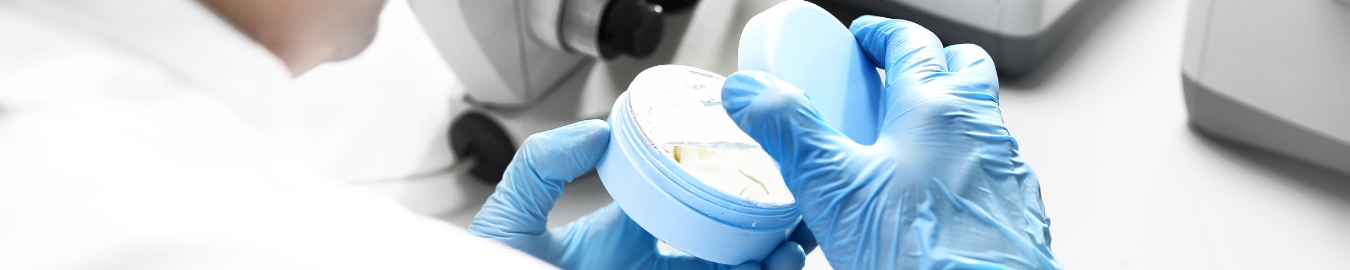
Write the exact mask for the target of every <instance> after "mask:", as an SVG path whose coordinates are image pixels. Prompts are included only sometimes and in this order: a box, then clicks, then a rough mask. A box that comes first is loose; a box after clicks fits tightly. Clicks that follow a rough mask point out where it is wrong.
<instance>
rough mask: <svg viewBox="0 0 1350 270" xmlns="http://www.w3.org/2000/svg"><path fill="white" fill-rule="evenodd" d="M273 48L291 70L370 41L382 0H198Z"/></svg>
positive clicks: (342, 55) (336, 57) (349, 53)
mask: <svg viewBox="0 0 1350 270" xmlns="http://www.w3.org/2000/svg"><path fill="white" fill-rule="evenodd" d="M199 1H200V2H201V3H202V4H204V5H206V6H207V7H208V8H210V9H211V10H213V11H214V12H215V13H216V14H217V15H219V16H220V17H221V18H224V19H225V20H226V21H229V22H230V24H232V25H234V27H235V28H236V29H238V30H239V31H240V32H242V33H244V35H247V36H248V37H249V38H251V39H253V40H254V41H256V42H258V44H262V45H263V47H266V48H267V49H268V50H269V51H272V53H273V54H276V55H277V57H278V58H280V59H281V61H282V62H284V63H285V64H286V67H287V68H289V69H290V71H291V74H292V75H300V74H303V73H305V72H306V71H309V70H310V69H312V68H314V67H315V66H318V65H319V64H322V63H324V62H330V61H341V60H346V59H348V58H351V57H353V56H356V55H357V54H359V53H361V51H363V50H365V49H366V47H367V46H369V45H370V42H371V40H373V39H374V38H375V30H376V29H377V28H378V26H379V21H380V20H379V17H380V11H381V10H383V9H384V4H385V0H199Z"/></svg>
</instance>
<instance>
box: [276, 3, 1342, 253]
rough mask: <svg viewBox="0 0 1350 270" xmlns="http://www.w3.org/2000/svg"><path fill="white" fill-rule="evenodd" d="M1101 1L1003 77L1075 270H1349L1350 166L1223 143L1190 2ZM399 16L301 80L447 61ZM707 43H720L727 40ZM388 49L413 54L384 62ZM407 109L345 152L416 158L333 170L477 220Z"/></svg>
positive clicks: (586, 202)
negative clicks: (1187, 57) (1197, 100)
mask: <svg viewBox="0 0 1350 270" xmlns="http://www.w3.org/2000/svg"><path fill="white" fill-rule="evenodd" d="M394 2H395V3H393V4H391V5H390V10H389V11H387V12H386V13H385V15H386V18H384V20H385V21H402V20H411V18H406V16H410V14H409V13H407V12H406V8H407V7H406V3H398V2H401V1H394ZM702 2H703V3H700V5H710V4H713V3H719V2H718V1H702ZM1102 4H1103V5H1105V7H1104V8H1099V9H1095V10H1092V11H1091V12H1093V14H1090V16H1088V18H1089V19H1087V20H1086V23H1084V24H1083V25H1080V26H1079V27H1078V29H1077V30H1076V31H1074V33H1073V34H1071V35H1070V36H1068V37H1067V39H1066V40H1065V43H1064V44H1063V46H1060V47H1058V48H1057V51H1056V52H1054V53H1051V54H1050V57H1051V58H1050V59H1049V60H1048V62H1047V63H1045V65H1043V66H1041V67H1040V68H1039V69H1037V70H1036V71H1035V72H1033V73H1032V74H1031V75H1029V77H1028V78H1024V79H1020V80H1017V81H1004V82H1003V83H1002V91H1001V102H1002V109H1003V113H1004V120H1005V122H1006V123H1007V125H1008V128H1009V130H1011V131H1012V134H1013V135H1014V136H1015V137H1016V138H1017V139H1018V141H1019V143H1020V146H1021V151H1022V154H1023V155H1024V156H1025V157H1026V159H1027V160H1028V162H1029V163H1030V164H1031V165H1032V168H1034V169H1035V170H1036V172H1037V174H1038V175H1039V177H1040V180H1041V184H1042V195H1043V197H1044V199H1045V204H1046V208H1047V212H1048V214H1049V216H1050V218H1051V220H1052V223H1051V232H1052V236H1053V238H1052V239H1053V246H1052V247H1053V249H1054V250H1055V251H1056V253H1057V255H1058V257H1059V258H1060V260H1061V261H1062V262H1063V263H1064V265H1065V266H1066V267H1068V268H1072V269H1196V268H1204V269H1216V268H1217V269H1270V268H1280V269H1284V268H1319V269H1326V268H1350V256H1346V255H1347V254H1350V177H1346V176H1343V175H1338V174H1335V173H1333V172H1331V171H1328V170H1325V169H1321V168H1317V167H1313V166H1310V165H1306V164H1304V163H1300V162H1297V161H1292V160H1289V159H1287V158H1283V157H1279V156H1274V155H1271V154H1267V153H1265V152H1260V151H1256V150H1252V149H1249V148H1246V147H1243V146H1237V145H1232V144H1229V143H1224V142H1219V141H1216V140H1213V139H1211V138H1207V137H1204V136H1203V135H1201V134H1199V133H1198V132H1195V131H1194V130H1192V129H1191V128H1190V127H1189V125H1188V124H1187V120H1186V119H1187V118H1186V117H1187V116H1186V110H1185V103H1184V101H1183V97H1182V92H1181V68H1180V61H1181V48H1182V34H1183V33H1182V31H1183V25H1184V23H1185V20H1184V19H1185V16H1186V8H1187V1H1175V0H1137V1H1104V3H1102ZM741 6H742V7H744V5H741ZM751 6H756V7H757V6H759V5H751ZM399 8H402V9H405V10H404V11H399V10H398V9H399ZM1254 19H1259V18H1254ZM391 25H392V26H391ZM399 25H402V26H400V27H407V25H408V24H402V23H385V26H383V27H384V28H382V31H384V32H385V33H381V36H380V37H377V40H376V44H375V45H373V46H372V47H371V52H369V53H367V54H366V55H363V56H361V57H358V59H356V60H353V61H350V62H348V63H343V64H337V65H332V66H334V67H330V68H327V69H329V70H334V71H324V70H316V73H317V74H315V75H307V77H309V78H305V79H302V80H310V81H323V80H333V81H341V80H348V81H351V80H380V79H387V78H383V77H381V76H380V75H374V76H364V77H367V78H343V77H344V76H343V74H363V73H360V72H365V71H370V70H379V69H382V68H385V67H388V66H392V65H398V66H405V67H406V66H428V65H431V66H434V64H429V63H431V62H428V61H435V59H439V57H434V56H433V57H429V59H431V60H428V57H425V53H427V52H426V50H427V49H428V48H429V45H423V46H416V47H417V48H416V49H415V50H407V49H405V48H402V47H400V46H403V47H406V46H407V45H398V46H395V45H391V44H390V43H391V42H383V43H382V41H381V40H389V39H397V40H400V41H401V42H410V41H417V42H425V38H421V39H420V40H421V41H418V40H419V39H417V38H414V37H413V36H414V35H415V34H414V33H416V31H406V29H403V30H393V31H390V30H386V29H389V28H392V27H393V26H399ZM417 31H420V29H418V30H417ZM389 32H393V33H396V34H387V33H389ZM724 32H725V31H724ZM736 32H739V31H736ZM400 44H401V43H400ZM396 47H397V48H396ZM704 47H706V48H705V49H703V50H711V51H713V52H716V51H717V50H719V49H718V46H716V45H704ZM733 48H734V47H733ZM721 50H725V49H721ZM430 53H434V51H432V52H430ZM1288 53H1299V52H1288ZM733 54H734V53H733ZM380 57H386V59H387V58H389V57H392V58H395V59H402V60H373V59H376V58H380ZM679 57H680V56H676V58H677V60H678V59H679ZM721 58H726V59H735V58H734V57H725V56H721ZM399 61H404V62H399ZM681 61H686V62H690V63H689V64H692V65H695V66H700V65H702V66H701V67H704V68H707V69H710V70H714V71H719V72H720V71H721V70H723V69H727V68H728V67H734V65H728V64H726V63H725V62H721V63H717V62H708V63H699V62H698V61H703V60H697V59H693V60H691V59H685V60H681ZM728 61H730V60H728ZM410 63H411V64H410ZM441 65H442V66H443V64H441ZM439 68H443V67H439ZM418 72H421V71H418ZM418 72H413V73H418ZM385 73H388V72H385ZM418 74H422V73H418ZM390 76H398V74H393V75H390ZM439 76H441V77H435V78H434V79H425V76H422V77H418V78H423V80H425V81H427V82H425V83H419V84H413V83H408V82H407V80H404V81H403V82H401V83H396V85H398V86H399V87H406V88H418V89H421V88H425V89H431V90H427V91H422V90H417V91H413V90H408V91H393V90H397V89H393V90H391V91H393V92H394V94H393V95H395V96H396V97H407V98H402V99H399V98H385V99H384V100H418V99H417V98H414V97H424V98H426V97H430V98H444V97H447V96H448V95H450V94H446V93H444V89H445V88H446V84H447V83H445V81H444V80H447V79H448V80H453V77H451V76H448V75H439ZM345 77H351V76H345ZM384 77H388V76H384ZM302 85H306V83H302ZM308 85H328V86H332V85H340V84H339V83H328V84H323V83H308ZM365 85H370V84H365ZM450 88H453V86H451V87H450ZM437 89H439V90H437ZM453 92H455V91H452V93H451V94H455V93H453ZM368 95H374V94H368ZM332 100H333V99H329V101H332ZM329 103H339V104H340V103H341V102H337V101H332V102H329ZM324 106H334V104H327V105H324ZM370 110H372V111H378V110H377V109H370ZM450 110H452V111H454V110H456V108H451V109H450ZM404 111H406V112H403V115H414V116H416V115H422V116H417V117H421V118H418V119H412V120H407V121H404V122H405V123H425V125H424V126H430V127H432V128H426V127H416V126H407V125H404V126H403V127H395V128H393V129H391V130H390V132H404V133H408V134H409V136H410V137H409V138H416V139H417V140H413V141H414V143H410V144H406V145H402V146H391V147H392V148H382V149H385V150H370V149H366V150H360V151H357V150H353V151H336V150H335V151H334V153H335V154H341V153H348V154H350V153H366V154H368V155H366V156H368V158H370V159H378V158H381V155H384V156H393V157H408V156H411V157H416V158H413V160H414V163H418V164H419V165H417V166H409V165H399V164H394V163H395V162H404V163H407V162H406V160H409V158H402V159H399V158H393V159H392V160H393V161H372V162H385V163H390V164H386V165H379V164H375V165H370V164H365V163H361V162H347V163H339V162H336V161H334V162H329V163H331V164H329V166H328V167H332V168H343V169H340V170H339V169H334V174H339V173H347V174H349V175H359V177H356V178H363V179H365V180H362V179H356V180H347V181H350V182H355V183H358V184H359V185H362V186H365V187H368V188H370V189H371V190H374V191H376V192H379V193H382V194H386V195H389V196H391V197H393V198H395V199H396V200H398V201H400V202H402V203H404V204H405V205H407V206H409V207H410V208H411V209H413V210H414V211H416V212H418V213H423V214H427V215H432V216H436V217H440V218H442V219H445V220H447V221H449V222H451V223H454V224H456V225H459V226H461V227H465V226H467V225H468V223H469V222H470V221H471V220H472V218H473V215H474V213H476V212H477V210H478V208H479V207H480V206H481V204H482V202H483V200H484V199H485V198H486V197H487V195H488V194H489V193H490V192H491V189H492V187H491V186H489V185H487V184H484V183H482V182H481V181H478V180H476V179H472V177H468V176H467V175H466V174H464V173H463V168H457V169H450V170H437V168H444V167H445V166H446V165H447V164H449V162H450V161H449V158H448V157H447V156H448V154H446V153H443V152H437V151H448V150H445V148H444V139H443V138H442V139H439V141H437V140H434V138H439V137H442V136H443V135H444V133H443V132H444V130H445V129H444V128H445V126H446V125H447V124H448V117H450V116H448V115H437V116H425V115H423V114H425V113H427V112H428V111H430V112H439V111H443V110H439V111H438V110H404ZM334 129H335V130H336V128H334ZM427 132H433V133H434V134H426V133H427ZM375 139H376V140H393V139H388V138H383V137H381V138H375ZM380 142H384V141H377V143H380ZM333 143H334V144H339V142H336V141H335V142H333ZM390 145H396V144H392V143H391V144H390ZM400 147H401V148H400ZM438 147H439V148H438ZM428 148H431V150H426V149H428ZM388 149H394V150H388ZM399 149H403V150H399ZM395 150H398V151H395ZM418 160H420V161H418ZM341 164H365V165H359V166H358V167H351V166H341ZM409 167H416V168H419V169H415V170H414V169H409ZM353 170H357V171H360V172H361V173H353V172H351V171H353ZM339 178H342V177H339ZM344 179H345V178H344ZM387 179H393V180H387ZM399 179H404V180H399ZM609 202H610V199H609V197H608V196H607V193H606V192H605V191H604V188H603V186H602V185H601V184H600V181H598V178H596V176H595V175H594V174H590V175H587V176H584V177H582V178H580V179H578V180H576V182H574V183H573V184H571V185H568V186H567V189H566V193H565V194H564V195H563V198H562V199H560V200H559V201H558V204H557V205H558V208H557V209H555V210H554V212H553V213H550V215H549V218H550V222H549V223H550V225H551V226H557V225H562V224H565V223H566V222H568V221H571V220H574V219H576V218H578V217H580V216H582V215H584V214H586V213H589V212H590V211H591V210H594V209H596V208H599V207H600V206H603V205H604V204H607V203H609ZM820 254H821V253H819V252H816V253H813V254H812V255H811V256H809V258H808V267H807V268H809V269H822V268H828V267H829V266H828V264H826V262H825V261H824V258H823V256H821V255H820Z"/></svg>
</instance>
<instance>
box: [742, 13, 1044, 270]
mask: <svg viewBox="0 0 1350 270" xmlns="http://www.w3.org/2000/svg"><path fill="white" fill-rule="evenodd" d="M849 30H851V31H852V32H853V35H854V37H855V38H856V39H857V40H858V42H859V44H860V45H861V46H862V48H863V50H864V51H865V52H866V53H867V54H868V56H869V57H870V58H871V60H872V62H873V64H875V65H877V66H879V67H884V68H885V70H886V83H885V86H886V88H885V90H883V93H882V94H881V97H882V101H881V102H880V103H881V106H882V107H881V110H880V112H879V113H881V114H882V115H881V116H880V117H878V119H881V120H880V121H881V122H880V123H878V125H879V127H880V128H879V129H878V130H879V136H878V139H877V141H876V143H874V144H873V145H859V144H857V143H855V142H853V141H852V140H850V139H849V138H847V137H845V136H844V135H842V134H841V133H840V132H838V131H836V130H834V129H832V128H830V127H829V126H826V124H825V122H823V121H822V120H821V117H820V115H818V114H817V112H816V110H815V109H814V108H813V107H812V106H811V105H810V104H809V97H807V96H805V94H803V92H802V91H801V90H799V89H797V88H796V87H794V86H792V85H789V84H788V83H786V82H783V81H781V80H779V79H777V78H775V77H773V76H772V75H769V74H768V73H764V72H758V71H742V72H737V73H735V74H732V75H731V76H730V77H728V78H727V82H726V84H725V85H724V88H723V92H722V101H723V106H725V107H726V109H727V112H728V114H730V115H731V118H732V119H733V120H735V121H736V123H737V124H738V125H739V126H740V127H741V129H742V130H744V131H745V132H746V133H748V134H750V136H751V137H753V138H754V139H755V140H756V141H758V142H759V143H760V144H761V145H763V147H764V150H766V151H768V153H769V155H770V156H773V158H774V159H775V160H777V162H778V164H779V165H780V168H781V170H782V173H783V176H784V178H785V179H786V181H787V184H788V188H789V189H791V191H792V195H793V196H794V197H796V200H797V204H798V205H799V206H800V207H801V212H802V215H803V218H804V221H805V223H806V226H807V227H808V228H810V230H811V231H812V232H813V233H814V234H815V238H816V240H817V241H818V243H819V244H820V248H821V250H823V251H824V252H825V257H826V258H827V259H828V260H829V261H830V264H832V265H833V266H834V267H835V268H838V269H891V268H906V269H908V268H915V267H917V268H920V269H953V268H959V269H1002V268H1037V269H1052V268H1061V266H1060V264H1059V262H1058V261H1057V260H1056V259H1055V256H1054V253H1052V252H1051V251H1050V229H1049V223H1050V220H1049V219H1048V218H1046V216H1045V210H1044V209H1045V207H1044V205H1043V204H1042V202H1041V196H1040V184H1039V182H1038V181H1037V180H1036V175H1035V173H1033V172H1032V171H1031V167H1029V166H1027V164H1026V162H1025V161H1023V160H1022V158H1021V157H1020V156H1019V155H1018V152H1017V141H1016V140H1014V139H1013V137H1012V136H1011V135H1009V133H1008V130H1007V129H1006V128H1004V126H1003V118H1002V115H1001V112H999V108H998V105H999V104H998V77H997V76H996V74H995V71H994V63H993V62H992V60H990V59H989V55H988V54H987V53H985V51H984V50H983V49H981V48H980V47H979V46H975V45H953V46H951V47H947V48H945V49H944V48H943V47H942V43H941V42H939V41H938V39H937V37H936V36H934V35H933V33H931V32H929V31H928V30H927V29H924V28H923V27H920V26H919V25H917V24H914V23H911V22H908V21H902V20H892V19H886V18H881V17H872V16H865V17H862V18H858V19H857V20H855V21H854V22H853V24H852V26H851V27H850V28H849Z"/></svg>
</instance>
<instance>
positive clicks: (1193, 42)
mask: <svg viewBox="0 0 1350 270" xmlns="http://www.w3.org/2000/svg"><path fill="white" fill-rule="evenodd" d="M1189 12H1190V14H1189V15H1188V16H1189V17H1188V18H1187V25H1186V44H1185V48H1184V52H1183V56H1182V63H1181V74H1182V85H1183V89H1184V91H1185V96H1186V109H1187V111H1188V112H1189V114H1190V120H1191V123H1192V125H1193V126H1194V127H1195V128H1196V129H1197V130H1199V131H1201V132H1203V133H1205V134H1207V135H1209V136H1212V137H1215V138H1219V139H1223V140H1229V141H1233V142H1238V143H1242V144H1247V145H1251V146H1255V147H1257V148H1261V149H1265V150H1267V151H1272V152H1275V153H1279V154H1283V155H1287V156H1291V157H1294V158H1298V159H1302V160H1305V161H1307V162H1310V163H1313V164H1317V165H1320V166H1323V167H1327V168H1330V169H1332V170H1335V171H1339V172H1341V173H1343V174H1346V175H1350V1H1344V0H1342V1H1335V0H1295V1H1268V0H1222V1H1218V0H1194V1H1191V5H1190V11H1189Z"/></svg>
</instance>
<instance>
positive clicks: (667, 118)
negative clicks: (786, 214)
mask: <svg viewBox="0 0 1350 270" xmlns="http://www.w3.org/2000/svg"><path fill="white" fill-rule="evenodd" d="M690 72H694V73H696V74H698V75H702V76H708V77H709V78H710V79H715V80H702V82H701V83H693V82H689V81H688V80H685V79H681V78H670V80H669V81H662V82H652V83H650V84H647V85H664V86H665V87H657V88H659V89H652V90H649V91H644V92H642V93H641V94H637V93H632V95H631V96H630V97H629V102H631V103H630V105H631V108H632V114H633V119H634V120H635V122H636V124H637V126H638V129H639V130H641V134H642V136H643V137H645V138H646V139H647V142H648V143H650V144H651V145H652V146H654V147H658V148H660V149H661V150H662V153H663V154H664V156H665V157H666V158H670V159H671V160H673V161H675V163H676V164H679V166H680V168H682V169H684V170H685V171H686V172H688V173H689V174H690V175H693V176H694V177H695V178H697V179H698V180H699V181H700V182H702V183H703V184H705V185H707V186H710V187H713V188H715V189H717V190H718V191H721V192H722V193H724V194H727V195H731V196H736V197H740V198H743V199H746V200H750V201H753V202H756V203H759V204H770V205H778V204H789V203H792V202H793V198H792V193H791V192H789V191H788V189H787V185H786V184H785V183H784V182H783V177H782V175H781V174H780V173H779V171H778V166H777V165H776V164H775V163H774V161H773V159H772V158H771V157H769V155H768V153H766V152H764V150H763V149H762V148H760V145H759V144H758V143H756V142H755V141H754V140H753V139H751V138H750V136H749V135H746V134H745V132H743V131H741V129H740V128H739V127H737V126H736V123H735V122H732V120H731V118H730V117H729V116H727V113H726V110H725V109H723V108H722V100H721V95H722V93H721V91H722V85H721V81H722V80H724V79H723V78H722V77H721V76H717V75H714V74H703V73H701V71H693V70H691V71H690ZM656 79H657V80H659V79H660V78H656ZM710 81H711V82H716V83H715V84H714V83H708V82H710Z"/></svg>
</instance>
